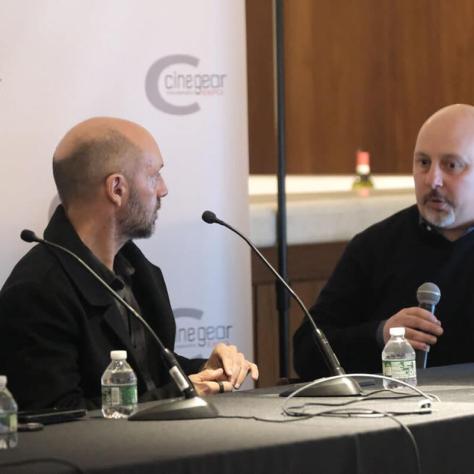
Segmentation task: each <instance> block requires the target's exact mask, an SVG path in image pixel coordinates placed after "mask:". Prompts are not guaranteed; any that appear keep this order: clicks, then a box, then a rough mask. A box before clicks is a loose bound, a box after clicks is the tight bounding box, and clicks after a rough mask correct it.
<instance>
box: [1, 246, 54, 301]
mask: <svg viewBox="0 0 474 474" xmlns="http://www.w3.org/2000/svg"><path fill="white" fill-rule="evenodd" d="M61 271H62V270H61V267H60V265H59V263H58V261H57V259H55V258H54V256H53V255H52V254H51V253H50V252H48V250H47V249H46V248H44V246H42V245H36V246H35V247H33V248H32V249H30V250H29V251H28V252H27V253H26V254H25V255H24V256H23V257H22V258H21V259H20V260H19V261H18V263H17V264H16V265H15V266H14V267H13V270H12V271H11V273H10V275H9V276H8V278H7V280H6V281H5V284H4V285H3V287H2V289H1V292H0V295H2V294H4V293H5V292H6V291H8V290H9V289H11V288H13V287H16V286H37V287H47V288H49V290H52V289H51V284H52V282H54V281H57V280H58V277H59V275H58V274H59V273H60V272H61Z"/></svg>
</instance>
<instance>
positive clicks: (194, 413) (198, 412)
mask: <svg viewBox="0 0 474 474" xmlns="http://www.w3.org/2000/svg"><path fill="white" fill-rule="evenodd" d="M217 415H218V413H217V410H216V408H215V407H214V405H212V404H211V403H209V402H206V401H205V400H203V399H202V398H201V397H193V398H171V399H167V400H161V401H158V402H156V403H154V404H153V405H151V406H149V407H147V408H142V409H141V410H138V411H136V412H135V413H134V414H133V415H130V416H129V417H128V419H129V420H131V421H144V420H195V419H198V418H216V417H217Z"/></svg>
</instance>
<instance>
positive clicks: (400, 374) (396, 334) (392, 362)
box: [382, 328, 416, 388]
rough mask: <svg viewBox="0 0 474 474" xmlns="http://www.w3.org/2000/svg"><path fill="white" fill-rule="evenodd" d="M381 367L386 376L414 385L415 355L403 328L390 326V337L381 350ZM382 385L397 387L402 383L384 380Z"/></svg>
mask: <svg viewBox="0 0 474 474" xmlns="http://www.w3.org/2000/svg"><path fill="white" fill-rule="evenodd" d="M382 369H383V374H384V375H386V376H387V377H393V378H395V379H399V380H402V381H403V382H406V383H409V384H410V385H416V355H415V351H414V350H413V347H411V345H410V343H409V342H408V341H407V340H406V339H405V328H390V339H389V340H388V342H387V344H386V345H385V347H384V349H383V352H382ZM383 386H384V387H385V388H397V387H403V386H404V385H402V384H399V383H397V382H392V381H389V380H384V381H383Z"/></svg>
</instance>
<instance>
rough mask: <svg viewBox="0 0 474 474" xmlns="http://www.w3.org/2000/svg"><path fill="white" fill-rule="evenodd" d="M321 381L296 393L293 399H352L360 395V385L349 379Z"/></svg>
mask: <svg viewBox="0 0 474 474" xmlns="http://www.w3.org/2000/svg"><path fill="white" fill-rule="evenodd" d="M319 380H322V382H320V383H318V384H316V385H313V386H311V387H308V388H307V389H305V390H302V391H301V392H299V393H297V394H296V395H295V397H354V396H358V395H362V390H361V388H360V385H359V384H358V383H357V382H356V381H355V380H353V379H351V378H350V377H342V378H339V379H331V380H324V379H319ZM294 391H295V389H293V388H292V389H291V390H286V391H285V392H283V393H281V394H280V397H287V396H288V395H290V394H291V393H293V392H294Z"/></svg>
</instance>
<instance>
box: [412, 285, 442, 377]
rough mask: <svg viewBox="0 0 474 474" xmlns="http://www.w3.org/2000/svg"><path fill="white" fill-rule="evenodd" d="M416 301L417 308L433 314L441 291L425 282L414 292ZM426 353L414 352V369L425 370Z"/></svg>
mask: <svg viewBox="0 0 474 474" xmlns="http://www.w3.org/2000/svg"><path fill="white" fill-rule="evenodd" d="M416 299H417V300H418V306H419V307H420V308H423V309H426V310H427V311H429V312H430V313H433V314H434V312H435V307H436V305H437V304H438V303H439V300H440V299H441V291H440V289H439V288H438V286H437V285H435V284H434V283H430V282H426V283H423V284H422V285H421V286H420V287H419V288H418V290H416ZM428 352H429V347H428V350H427V351H421V350H417V351H416V368H417V369H426V364H427V362H428Z"/></svg>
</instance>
